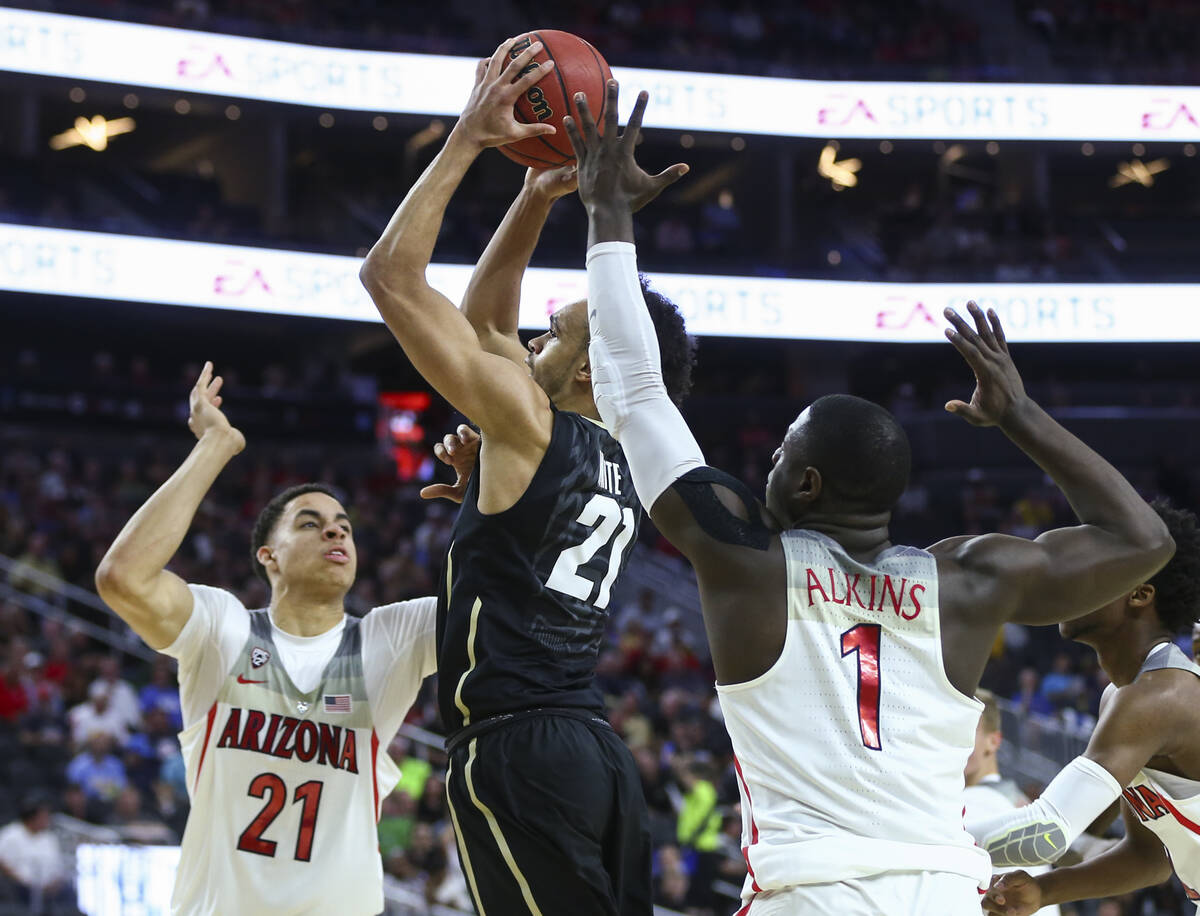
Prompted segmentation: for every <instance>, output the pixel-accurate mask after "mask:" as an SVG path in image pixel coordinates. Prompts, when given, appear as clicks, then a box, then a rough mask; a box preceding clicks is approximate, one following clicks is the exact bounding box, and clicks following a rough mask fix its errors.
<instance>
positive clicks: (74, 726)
mask: <svg viewBox="0 0 1200 916" xmlns="http://www.w3.org/2000/svg"><path fill="white" fill-rule="evenodd" d="M109 689H110V688H109V686H108V684H106V683H105V682H103V681H95V682H94V683H93V684H92V686H91V687H90V688H89V689H88V699H87V702H86V703H80V704H79V705H78V706H76V707H74V708H73V709H72V710H71V711H70V712H69V713H67V720H68V721H69V722H70V723H71V743H72V744H73V745H74V746H75V747H82V746H83V745H84V743H86V742H87V741H88V740H89V737H90V736H91V735H93V734H95V733H97V732H103V733H104V734H106V735H108V736H109V738H111V739H112V741H113V742H114V743H116V744H118V745H124V744H125V742H126V741H127V740H128V738H129V729H128V728H127V727H126V724H125V723H126V716H124V715H122V714H121V713H119V712H118V711H117V710H115V709H114V708H113V707H112V703H111V698H110V695H109Z"/></svg>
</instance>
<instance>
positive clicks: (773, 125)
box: [0, 8, 1200, 142]
mask: <svg viewBox="0 0 1200 916" xmlns="http://www.w3.org/2000/svg"><path fill="white" fill-rule="evenodd" d="M0 70H10V71H13V72H18V73H36V74H43V75H46V76H57V77H65V78H70V79H74V80H82V81H94V82H100V83H115V84H118V85H124V86H149V87H153V88H158V89H165V90H171V91H173V92H185V93H189V94H192V93H207V94H209V95H217V96H222V97H225V98H230V99H232V98H246V99H260V100H264V101H271V102H283V103H287V104H291V105H305V106H310V107H313V108H318V109H321V110H332V109H349V110H358V111H370V112H374V113H376V114H391V113H410V114H424V115H433V116H439V115H440V116H447V115H449V116H453V115H455V114H457V113H458V109H459V107H460V106H461V105H462V104H463V102H465V101H466V98H467V94H468V92H469V91H470V87H471V83H472V79H473V76H474V70H475V59H474V58H468V57H445V56H440V55H432V54H396V53H386V52H379V51H356V50H347V49H342V48H324V47H314V46H308V45H299V44H289V43H285V42H277V41H263V40H261V39H254V38H242V37H237V36H229V35H216V34H212V33H208V32H197V31H192V30H189V29H170V28H163V27H160V26H147V25H139V24H136V23H129V22H116V21H111V20H101V19H89V18H84V17H79V16H63V15H59V14H56V13H42V12H33V11H28V10H17V9H8V8H4V9H0ZM613 73H614V74H615V75H616V76H617V78H618V79H620V80H621V84H622V92H621V100H622V116H623V117H624V116H627V114H628V112H629V109H630V108H632V106H633V102H634V99H635V97H636V95H637V91H638V90H641V89H646V90H647V91H649V92H650V98H651V102H650V107H649V108H648V109H647V112H646V121H645V124H646V126H647V127H656V128H665V129H670V130H673V131H676V132H686V131H712V132H717V133H729V134H735V135H750V134H773V135H777V136H789V137H823V138H833V137H841V138H851V137H860V138H861V137H870V138H874V139H876V140H891V141H895V140H903V139H926V140H934V139H942V140H973V139H974V140H1077V141H1083V140H1092V141H1096V140H1120V141H1136V140H1144V141H1150V140H1153V141H1156V142H1158V141H1164V140H1166V141H1177V142H1187V141H1198V140H1200V87H1195V86H1192V87H1179V86H1176V87H1170V86H1070V85H1061V84H1045V85H1042V84H1018V83H884V82H831V81H817V80H792V79H776V78H766V77H753V76H730V75H725V74H715V73H683V72H677V71H669V70H645V69H634V68H626V67H615V68H614V69H613ZM431 86H437V87H442V89H443V90H444V91H438V92H432V91H430V87H431ZM455 86H458V87H461V89H460V90H458V91H455V90H454V89H453V87H455Z"/></svg>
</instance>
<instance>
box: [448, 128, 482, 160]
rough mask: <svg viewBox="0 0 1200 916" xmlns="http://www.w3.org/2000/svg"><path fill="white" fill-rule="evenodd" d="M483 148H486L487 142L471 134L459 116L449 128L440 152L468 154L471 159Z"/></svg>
mask: <svg viewBox="0 0 1200 916" xmlns="http://www.w3.org/2000/svg"><path fill="white" fill-rule="evenodd" d="M485 149H487V144H486V143H483V142H482V141H481V140H479V139H478V138H477V137H474V136H472V135H471V131H470V129H469V128H466V127H463V121H462V119H461V118H460V119H459V121H458V123H457V124H455V125H454V127H452V128H451V129H450V134H449V136H447V137H446V144H445V145H444V146H443V147H442V152H443V153H446V154H450V155H453V154H457V155H461V156H470V157H471V159H475V158H476V157H477V156H478V155H479V154H480V153H482V152H483V151H484V150H485Z"/></svg>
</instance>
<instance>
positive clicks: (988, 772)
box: [967, 766, 1000, 788]
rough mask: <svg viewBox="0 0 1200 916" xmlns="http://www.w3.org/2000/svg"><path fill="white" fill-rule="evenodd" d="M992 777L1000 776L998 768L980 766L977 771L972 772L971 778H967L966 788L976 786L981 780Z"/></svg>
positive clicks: (997, 777)
mask: <svg viewBox="0 0 1200 916" xmlns="http://www.w3.org/2000/svg"><path fill="white" fill-rule="evenodd" d="M992 777H995V778H996V779H999V778H1000V770H999V769H998V768H997V767H995V766H990V767H987V766H985V767H981V768H980V769H979V772H977V773H974V774H972V776H971V778H970V779H969V780H967V788H970V787H971V786H977V785H979V784H980V783H981V782H984V781H986V780H988V779H991V778H992Z"/></svg>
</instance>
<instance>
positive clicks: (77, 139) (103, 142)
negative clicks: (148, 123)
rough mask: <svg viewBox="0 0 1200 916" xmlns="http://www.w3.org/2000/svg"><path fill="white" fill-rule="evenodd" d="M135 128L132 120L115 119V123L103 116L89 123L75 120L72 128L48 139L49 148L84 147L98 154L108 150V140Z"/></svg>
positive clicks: (80, 119) (135, 125) (82, 119)
mask: <svg viewBox="0 0 1200 916" xmlns="http://www.w3.org/2000/svg"><path fill="white" fill-rule="evenodd" d="M136 127H137V123H136V122H135V121H134V120H133V118H117V119H116V120H115V121H109V120H107V119H106V118H105V117H104V115H96V116H94V117H93V118H92V120H90V121H89V120H88V119H87V118H76V119H75V126H74V127H72V128H71V129H70V130H64V131H63V132H62V133H61V134H55V135H54V136H53V137H51V138H50V148H51V149H55V150H59V149H70V148H71V147H72V146H86V147H88V148H89V149H94V150H95V151H96V152H98V153H99V152H101V151H103V150H106V149H108V141H109V138H111V137H119V136H120V135H121V134H127V133H129V132H130V131H131V130H133V129H134V128H136Z"/></svg>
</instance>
